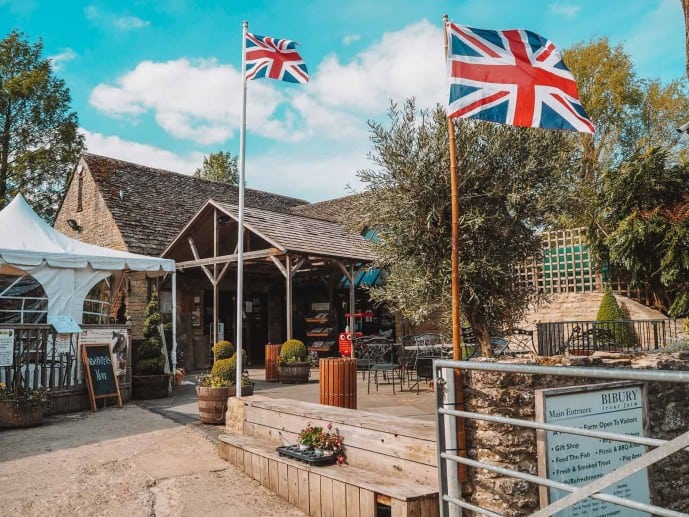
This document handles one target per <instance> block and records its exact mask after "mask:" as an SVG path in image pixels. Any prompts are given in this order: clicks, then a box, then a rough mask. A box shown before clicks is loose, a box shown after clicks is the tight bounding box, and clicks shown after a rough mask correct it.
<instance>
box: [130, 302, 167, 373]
mask: <svg viewBox="0 0 689 517" xmlns="http://www.w3.org/2000/svg"><path fill="white" fill-rule="evenodd" d="M161 321H162V316H161V314H160V311H159V310H158V293H157V292H156V291H153V292H152V293H151V299H150V301H149V302H148V305H146V320H145V322H144V328H143V334H144V341H143V342H142V343H141V344H140V345H139V346H138V347H137V357H138V358H139V359H138V362H137V363H136V368H135V370H136V372H137V374H139V375H154V374H161V373H165V357H164V355H163V342H162V341H161V339H160V332H159V331H158V325H160V322H161Z"/></svg>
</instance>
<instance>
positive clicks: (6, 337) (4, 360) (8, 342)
mask: <svg viewBox="0 0 689 517" xmlns="http://www.w3.org/2000/svg"><path fill="white" fill-rule="evenodd" d="M13 364H14V330H13V329H2V330H0V366H12V365H13Z"/></svg>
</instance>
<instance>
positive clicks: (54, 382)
mask: <svg viewBox="0 0 689 517" xmlns="http://www.w3.org/2000/svg"><path fill="white" fill-rule="evenodd" d="M82 327H83V328H84V329H86V330H87V332H88V329H96V328H98V327H97V326H95V325H82ZM120 327H121V329H122V330H123V331H124V332H123V334H126V336H127V339H129V332H128V329H127V327H126V326H124V325H122V326H120ZM112 328H114V327H113V326H108V331H110V330H111V329H112ZM0 336H2V339H4V343H0V349H2V350H0V357H2V358H4V360H3V361H2V363H1V364H2V366H0V382H2V383H4V384H6V385H7V386H12V387H15V386H16V387H19V388H27V389H38V388H45V389H46V390H47V391H48V406H47V408H46V413H48V414H57V413H68V412H70V411H79V410H81V409H87V408H89V407H90V406H89V399H88V393H87V391H86V384H85V382H84V377H83V370H82V365H81V347H80V344H81V335H80V334H57V333H56V332H55V330H54V328H53V327H52V325H15V324H12V325H0ZM3 344H4V347H3V346H2V345H3ZM8 348H9V349H11V353H5V354H4V355H3V354H2V351H4V352H8ZM127 348H129V347H127ZM9 363H11V364H9ZM130 370H131V368H127V371H130ZM128 377H129V375H126V376H125V377H124V378H123V379H122V382H121V385H120V389H121V392H122V397H123V400H129V393H130V386H131V383H130V382H129V379H128Z"/></svg>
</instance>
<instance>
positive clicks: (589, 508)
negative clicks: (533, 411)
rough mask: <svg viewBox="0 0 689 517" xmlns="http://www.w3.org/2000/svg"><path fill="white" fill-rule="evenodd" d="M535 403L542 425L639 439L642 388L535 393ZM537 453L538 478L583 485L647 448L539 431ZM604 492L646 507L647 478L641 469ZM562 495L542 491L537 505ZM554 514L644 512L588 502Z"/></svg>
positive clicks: (614, 385) (611, 516) (643, 404)
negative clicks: (542, 477)
mask: <svg viewBox="0 0 689 517" xmlns="http://www.w3.org/2000/svg"><path fill="white" fill-rule="evenodd" d="M536 404H537V417H538V420H540V421H542V422H547V423H549V424H557V425H563V426H567V427H576V428H580V429H588V430H592V431H605V432H611V433H619V434H626V435H630V436H643V435H644V422H645V408H646V402H645V389H644V385H643V384H633V383H628V382H615V383H605V384H597V385H587V386H574V387H568V388H557V389H552V390H537V391H536ZM538 449H539V450H538V453H539V474H540V475H541V476H545V477H548V478H549V479H552V480H555V481H560V482H564V483H567V484H570V485H575V486H584V485H587V484H589V483H591V482H593V481H595V480H596V479H598V478H601V477H603V476H604V475H606V474H608V473H610V472H611V471H613V470H614V469H617V468H618V467H621V466H623V465H624V464H626V463H629V462H630V461H632V460H634V459H636V458H638V457H640V456H641V455H642V454H644V453H645V449H646V448H645V447H644V446H642V445H636V444H630V443H626V442H618V441H610V440H602V439H598V438H590V437H584V436H579V435H574V434H568V433H559V432H553V431H539V443H538ZM604 492H606V493H609V494H614V495H616V496H618V497H622V498H625V499H632V500H634V501H638V502H642V503H646V504H649V503H650V494H649V485H648V474H647V472H646V470H643V471H640V472H637V473H636V474H633V475H631V476H629V477H627V478H625V479H623V480H621V481H620V482H618V483H617V484H615V485H612V486H611V487H609V488H608V489H606V490H604ZM567 494H568V492H565V491H562V490H558V489H554V488H550V489H545V487H543V489H542V491H541V503H542V505H547V504H548V503H549V502H551V503H552V502H553V501H556V500H558V499H561V498H563V497H564V496H566V495H567ZM556 515H557V516H558V517H563V516H567V517H580V516H584V515H586V516H609V517H615V516H619V517H622V516H624V517H627V516H630V517H632V516H633V517H639V516H648V515H649V514H648V513H646V512H641V511H638V510H632V509H631V508H626V507H623V506H619V505H616V504H612V503H606V502H603V501H598V500H595V499H590V498H589V499H584V500H583V501H580V502H579V503H577V504H576V505H574V506H572V507H570V508H568V509H566V510H563V511H561V512H559V513H557V514H556Z"/></svg>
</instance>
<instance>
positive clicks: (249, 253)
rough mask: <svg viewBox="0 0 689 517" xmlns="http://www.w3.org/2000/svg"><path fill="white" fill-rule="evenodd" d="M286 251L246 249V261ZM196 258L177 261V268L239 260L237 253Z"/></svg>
mask: <svg viewBox="0 0 689 517" xmlns="http://www.w3.org/2000/svg"><path fill="white" fill-rule="evenodd" d="M283 253H284V251H282V250H279V249H277V248H267V249H265V250H257V251H245V252H244V261H246V260H247V259H249V260H250V259H260V258H268V257H272V256H276V255H282V254H283ZM194 258H195V260H187V261H184V262H177V269H187V268H191V267H204V266H208V265H212V264H224V263H225V262H237V255H236V254H233V255H221V256H219V257H211V258H204V259H200V258H198V257H197V255H195V256H194Z"/></svg>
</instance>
